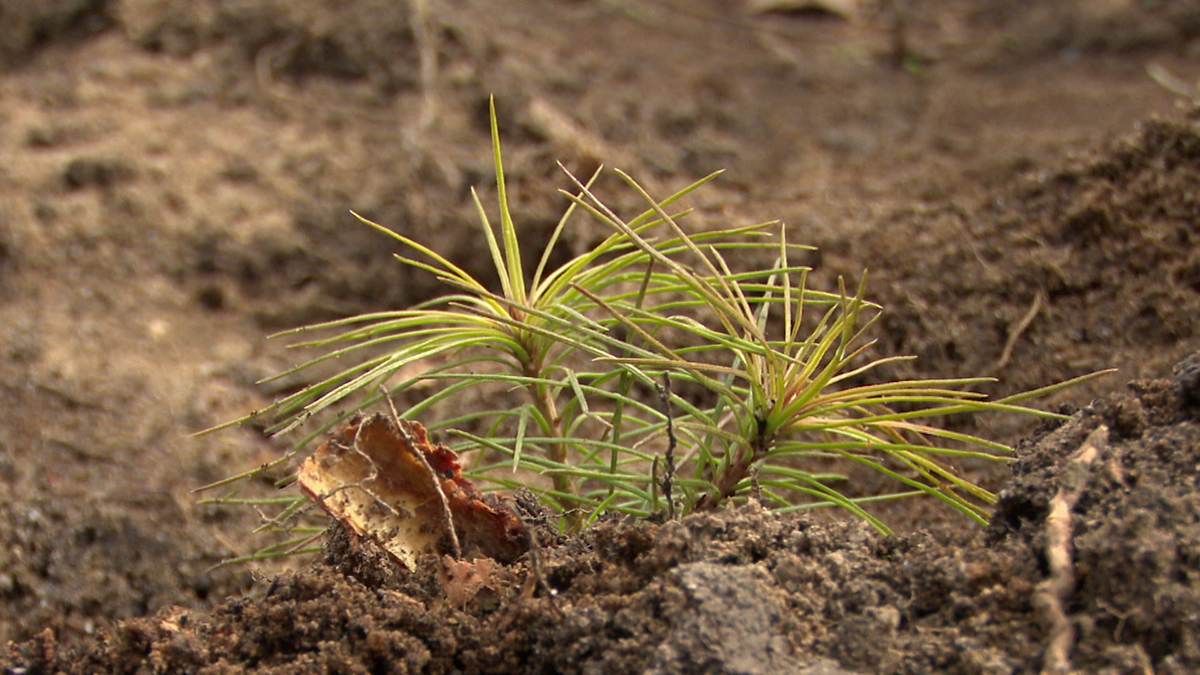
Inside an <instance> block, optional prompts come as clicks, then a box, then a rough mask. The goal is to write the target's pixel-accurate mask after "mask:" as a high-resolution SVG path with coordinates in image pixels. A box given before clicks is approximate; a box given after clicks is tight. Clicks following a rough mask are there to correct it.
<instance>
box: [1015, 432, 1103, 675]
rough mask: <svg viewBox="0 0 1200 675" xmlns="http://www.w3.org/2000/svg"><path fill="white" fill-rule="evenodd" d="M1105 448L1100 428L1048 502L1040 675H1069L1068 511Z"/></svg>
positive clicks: (1038, 601) (1037, 598) (1038, 597)
mask: <svg viewBox="0 0 1200 675" xmlns="http://www.w3.org/2000/svg"><path fill="white" fill-rule="evenodd" d="M1107 444H1108V427H1107V426H1104V425H1100V426H1099V427H1097V428H1096V429H1095V430H1094V431H1092V433H1090V434H1088V437H1087V439H1086V440H1085V441H1084V442H1083V445H1082V446H1080V448H1079V450H1077V451H1075V454H1073V455H1071V458H1070V459H1069V460H1068V462H1067V465H1066V466H1065V467H1063V474H1064V475H1063V479H1062V484H1061V485H1060V486H1059V488H1058V493H1057V494H1055V495H1054V499H1052V500H1051V501H1050V515H1049V516H1047V517H1046V560H1047V562H1048V563H1049V565H1050V577H1049V578H1047V579H1046V580H1045V581H1043V582H1042V583H1040V584H1038V586H1037V590H1036V591H1035V592H1034V596H1033V601H1034V605H1035V606H1036V607H1038V608H1039V610H1040V611H1041V613H1042V616H1043V619H1044V620H1045V622H1046V625H1047V628H1048V629H1049V632H1050V639H1049V640H1048V641H1047V642H1046V654H1045V656H1044V658H1043V660H1042V673H1043V675H1068V674H1069V673H1070V672H1071V648H1072V647H1073V646H1074V643H1075V629H1074V626H1072V625H1071V617H1069V616H1067V611H1066V607H1065V606H1066V604H1067V602H1069V601H1070V599H1071V593H1073V592H1075V563H1074V560H1073V558H1074V547H1073V546H1072V545H1071V509H1073V508H1075V504H1076V503H1077V502H1078V501H1079V497H1080V496H1081V495H1082V494H1083V489H1084V487H1085V486H1086V485H1087V479H1088V470H1087V469H1088V466H1089V465H1091V464H1092V462H1094V461H1096V459H1097V458H1099V457H1100V453H1101V451H1102V450H1103V449H1104V447H1105V446H1106V445H1107Z"/></svg>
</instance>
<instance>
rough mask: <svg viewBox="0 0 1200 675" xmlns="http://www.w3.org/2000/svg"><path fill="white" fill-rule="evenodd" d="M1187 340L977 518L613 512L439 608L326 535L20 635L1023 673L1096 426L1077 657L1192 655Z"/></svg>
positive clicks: (161, 663)
mask: <svg viewBox="0 0 1200 675" xmlns="http://www.w3.org/2000/svg"><path fill="white" fill-rule="evenodd" d="M1197 371H1200V353H1198V354H1197V355H1196V356H1194V357H1193V358H1192V359H1191V360H1190V361H1188V362H1185V363H1184V364H1181V366H1180V368H1179V369H1178V372H1177V376H1176V378H1175V379H1174V380H1170V381H1168V380H1158V381H1139V382H1134V383H1132V384H1131V385H1130V392H1131V393H1129V394H1114V395H1112V396H1109V397H1107V398H1105V399H1103V400H1100V401H1098V402H1096V403H1094V404H1093V405H1091V406H1089V407H1088V408H1087V409H1086V410H1083V411H1081V412H1080V413H1079V414H1077V415H1076V416H1075V417H1074V418H1073V419H1072V420H1071V421H1070V422H1069V423H1067V424H1064V425H1063V426H1061V427H1060V428H1058V429H1055V430H1054V431H1052V432H1048V433H1046V434H1045V435H1044V436H1043V437H1042V438H1041V439H1040V440H1038V441H1036V442H1030V443H1028V444H1027V445H1026V446H1025V447H1024V448H1023V449H1022V450H1021V451H1020V454H1019V458H1018V460H1017V462H1016V464H1015V465H1014V474H1015V478H1014V480H1013V482H1012V484H1011V486H1010V487H1008V488H1007V489H1006V490H1005V491H1004V493H1003V496H1002V501H1001V507H1000V510H999V513H998V514H997V516H996V519H995V522H994V524H993V526H992V527H991V529H990V530H989V531H988V532H987V534H986V536H982V535H981V536H977V537H975V538H973V539H971V540H970V541H967V542H963V543H961V544H945V543H939V542H937V541H934V540H933V539H932V538H930V537H928V536H927V535H920V534H918V535H911V536H902V537H893V538H886V539H884V538H880V537H878V536H877V535H875V534H874V533H872V532H871V531H870V530H869V529H868V528H867V527H866V526H865V525H863V524H860V523H841V524H832V525H830V524H820V523H817V522H814V521H813V520H811V519H810V518H806V517H801V516H776V515H773V514H771V513H769V512H766V511H764V510H762V509H761V508H760V507H758V506H757V505H756V504H750V505H748V506H745V507H741V508H737V509H734V510H731V511H728V512H724V513H719V514H704V515H697V516H692V517H688V518H685V519H684V520H682V521H680V522H672V523H667V524H664V525H655V524H650V523H644V522H639V523H634V522H623V521H616V520H614V521H609V522H606V523H603V524H601V525H599V526H597V527H596V528H594V529H592V530H590V531H588V532H587V533H586V534H584V535H582V536H581V537H578V538H576V539H573V540H568V541H566V542H565V543H563V544H562V545H560V546H557V547H553V548H549V547H547V548H543V549H542V553H541V555H542V558H541V560H540V562H541V568H542V570H543V572H544V578H543V579H542V581H544V583H545V585H546V586H545V587H544V588H548V589H549V590H550V593H549V594H547V593H545V592H544V590H539V584H538V579H537V577H536V576H535V575H534V573H533V572H532V568H531V567H530V565H529V563H528V560H526V561H525V562H519V563H517V564H515V565H512V566H508V567H502V568H500V569H498V570H496V571H494V572H493V573H492V574H491V576H490V577H489V578H488V579H487V580H486V582H485V583H484V585H483V586H482V588H480V589H478V591H479V592H478V593H477V594H476V595H474V596H473V597H470V598H469V599H468V600H466V602H465V603H464V605H463V606H461V607H456V606H452V605H451V604H450V602H449V600H448V599H447V596H446V593H445V592H444V590H443V584H445V583H446V582H445V580H444V579H442V580H440V581H439V577H438V574H437V573H436V572H435V571H434V570H435V568H437V566H438V565H439V563H438V562H437V561H436V560H434V559H432V558H429V559H426V564H425V565H424V567H423V568H422V569H421V570H418V571H417V572H415V573H409V572H406V571H403V570H400V569H398V568H394V567H392V566H391V565H392V563H390V562H389V561H388V559H387V558H386V557H385V556H383V555H381V554H379V553H375V552H371V551H367V550H365V548H364V549H356V548H355V547H353V546H350V545H349V544H348V542H347V541H346V540H345V537H344V535H341V536H339V537H338V538H336V540H335V543H334V545H332V546H331V547H330V553H329V554H328V555H327V556H326V559H325V561H324V562H323V563H321V564H319V565H317V566H316V567H314V568H312V569H310V570H308V571H305V572H300V573H289V574H286V575H284V576H281V577H279V578H277V579H276V580H275V581H273V582H272V583H271V584H270V587H269V588H268V589H267V590H266V592H265V593H264V594H263V596H262V597H259V598H254V599H240V600H233V601H228V602H225V603H223V604H222V605H220V606H219V607H218V608H217V609H216V610H215V611H214V612H212V613H211V614H210V615H203V614H195V613H189V612H187V611H185V610H182V609H171V610H166V611H163V612H160V613H159V614H158V615H157V616H155V617H154V618H150V619H135V620H131V621H127V622H124V623H122V624H121V625H120V626H118V627H117V628H115V629H113V630H111V631H106V632H104V633H103V635H102V636H101V638H100V640H99V641H98V642H97V643H96V644H94V645H91V646H88V647H79V648H67V649H59V648H57V646H56V645H55V643H54V639H53V635H52V634H46V635H44V636H42V637H39V638H37V639H34V640H30V641H27V642H24V643H21V644H18V645H14V646H12V647H11V651H10V654H9V655H8V663H7V664H6V665H7V667H9V668H10V669H17V668H25V669H26V670H25V671H23V672H55V671H58V670H64V671H66V672H79V673H85V672H136V671H138V670H139V668H142V667H143V666H144V665H145V664H149V665H151V666H152V667H154V668H155V669H157V670H158V671H159V672H198V671H200V670H201V669H206V670H205V672H238V671H239V669H241V668H253V669H255V671H256V672H278V673H284V672H288V673H298V672H312V673H323V672H394V673H405V672H430V673H452V672H477V673H544V672H556V673H593V672H607V673H619V672H647V673H695V672H712V673H764V674H766V673H850V672H870V673H1018V672H1034V671H1036V670H1038V669H1039V668H1040V667H1041V666H1042V663H1043V654H1044V653H1045V650H1046V648H1047V646H1046V645H1047V642H1048V635H1047V633H1048V631H1047V629H1046V628H1045V624H1046V617H1045V612H1044V611H1042V610H1040V609H1039V606H1038V605H1037V603H1036V602H1035V600H1034V598H1035V596H1036V595H1037V593H1038V592H1040V591H1039V589H1040V588H1041V585H1040V584H1041V583H1042V582H1043V580H1044V579H1045V578H1047V577H1048V576H1049V571H1048V570H1047V558H1046V555H1045V551H1046V546H1047V523H1048V516H1049V514H1050V510H1051V508H1050V507H1051V502H1052V500H1053V499H1054V498H1055V496H1056V494H1058V493H1060V490H1061V489H1062V488H1063V487H1064V485H1065V484H1066V482H1067V479H1066V478H1064V476H1065V475H1066V474H1067V472H1068V470H1069V466H1070V465H1071V461H1072V460H1071V456H1072V455H1073V454H1074V453H1075V452H1076V450H1077V449H1078V448H1079V447H1080V445H1081V444H1082V443H1084V439H1085V438H1087V437H1088V436H1089V433H1091V432H1093V431H1094V430H1095V429H1097V428H1099V427H1100V425H1106V426H1107V428H1108V429H1109V430H1111V431H1109V432H1108V433H1107V436H1106V441H1105V442H1104V444H1103V449H1102V450H1101V453H1100V456H1099V458H1098V461H1096V462H1094V463H1092V464H1090V465H1088V467H1087V468H1086V473H1085V475H1084V476H1083V478H1082V481H1081V483H1080V485H1081V486H1082V487H1081V493H1080V498H1079V500H1078V502H1077V505H1076V508H1075V510H1074V511H1073V513H1072V514H1071V519H1072V523H1074V529H1073V534H1074V537H1073V544H1074V548H1075V555H1076V571H1075V577H1074V579H1073V583H1074V586H1075V588H1076V589H1077V590H1076V591H1075V593H1074V594H1073V595H1071V596H1070V599H1069V602H1068V603H1067V605H1066V608H1065V609H1066V611H1067V615H1068V616H1069V621H1070V624H1071V625H1072V626H1073V627H1074V630H1075V634H1076V642H1073V643H1072V644H1071V646H1070V651H1069V658H1070V660H1071V662H1072V664H1073V665H1074V666H1075V667H1076V668H1079V669H1080V670H1081V671H1082V672H1141V671H1143V670H1144V669H1146V668H1150V669H1152V670H1153V672H1158V673H1180V674H1182V673H1190V672H1196V670H1197V669H1200V629H1198V628H1197V626H1196V625H1195V624H1194V622H1192V621H1191V620H1190V619H1189V617H1193V616H1195V615H1196V613H1197V612H1200V577H1198V575H1197V571H1196V570H1197V561H1198V560H1200V496H1198V495H1197V491H1196V474H1197V471H1196V467H1197V466H1200V377H1198V376H1197Z"/></svg>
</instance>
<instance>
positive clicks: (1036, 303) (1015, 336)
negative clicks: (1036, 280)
mask: <svg viewBox="0 0 1200 675" xmlns="http://www.w3.org/2000/svg"><path fill="white" fill-rule="evenodd" d="M1041 309H1042V292H1041V291H1038V292H1037V295H1035V296H1033V305H1031V306H1030V307H1029V311H1028V312H1025V316H1023V317H1021V320H1020V321H1018V322H1017V325H1015V326H1013V328H1012V330H1011V331H1009V332H1008V341H1007V342H1005V343H1004V351H1002V352H1000V358H999V359H998V360H997V361H996V365H994V366H992V372H999V371H1000V370H1001V369H1002V368H1004V366H1007V365H1008V360H1009V359H1011V358H1012V353H1013V349H1015V348H1016V346H1017V340H1019V339H1021V335H1023V334H1024V333H1025V331H1026V329H1028V328H1029V324H1031V323H1033V320H1034V319H1035V318H1037V315H1038V312H1039V311H1040V310H1041Z"/></svg>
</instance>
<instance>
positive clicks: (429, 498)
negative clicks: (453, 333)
mask: <svg viewBox="0 0 1200 675" xmlns="http://www.w3.org/2000/svg"><path fill="white" fill-rule="evenodd" d="M400 424H401V428H400V429H397V428H396V425H395V424H394V423H393V422H392V421H391V420H389V419H388V418H386V417H384V416H383V415H373V416H371V417H368V418H362V417H356V418H354V419H353V420H351V421H350V422H347V423H346V424H344V425H343V426H342V427H340V428H339V429H337V431H335V432H334V433H333V435H332V436H330V438H329V439H328V440H326V441H325V443H323V444H322V445H321V447H320V448H318V449H317V451H316V452H315V453H314V454H313V455H312V456H311V457H309V458H308V459H306V460H305V461H304V463H303V465H301V467H300V472H299V476H298V482H299V483H300V488H301V490H302V491H303V492H304V494H305V495H306V496H307V497H308V498H309V499H312V500H313V501H315V502H317V503H318V504H319V505H321V507H322V508H324V509H325V510H326V511H328V512H329V514H330V515H332V516H333V517H334V518H337V519H338V520H340V521H341V522H342V523H343V524H345V526H346V527H347V529H348V530H349V531H350V532H352V533H354V534H355V535H356V536H359V537H366V538H369V539H373V540H375V541H376V542H377V543H378V544H379V545H380V547H382V548H383V550H385V551H387V552H388V553H389V554H390V555H391V556H392V557H393V558H395V559H396V561H397V562H399V563H400V564H402V565H404V566H405V567H408V568H409V569H413V568H414V567H415V565H416V562H417V559H418V558H419V557H420V556H422V555H425V554H433V553H449V552H452V546H451V544H450V541H451V537H450V531H449V528H448V525H447V517H446V509H445V508H444V507H443V503H444V502H443V501H442V495H441V494H438V491H439V490H440V491H441V492H442V493H443V494H444V495H445V498H446V502H445V503H447V504H448V505H449V508H450V513H451V518H450V520H453V523H454V528H455V531H456V533H457V535H458V539H459V542H460V543H461V545H462V547H463V553H464V555H465V554H466V553H474V554H476V555H477V556H479V557H490V558H495V559H497V560H500V561H502V562H512V561H514V560H516V559H517V558H518V557H520V556H521V555H522V554H523V553H525V551H526V550H528V545H529V543H528V542H529V538H528V535H527V534H526V532H525V529H524V527H522V526H521V522H520V520H518V519H517V517H516V516H515V515H513V513H512V511H511V510H509V509H508V507H507V505H506V504H504V503H502V502H501V501H500V500H499V499H498V498H496V497H495V496H493V495H484V494H482V493H481V492H480V491H479V490H478V489H476V488H475V486H474V485H472V484H471V483H470V481H468V480H467V479H465V478H463V476H462V467H461V466H460V465H459V463H458V456H457V455H456V454H455V453H454V451H452V450H450V449H449V448H447V447H446V446H444V445H433V444H431V443H430V442H429V436H428V433H427V432H426V430H425V428H424V427H423V426H421V425H420V424H418V423H416V422H407V421H401V422H400ZM410 442H411V444H410ZM417 452H420V453H422V454H423V455H424V457H425V460H426V461H427V462H428V466H429V467H430V468H431V469H432V470H433V472H434V473H435V474H436V476H430V475H429V470H428V469H426V468H425V467H426V463H425V462H422V461H421V459H420V458H419V457H418V456H417V455H416V454H415V453H417Z"/></svg>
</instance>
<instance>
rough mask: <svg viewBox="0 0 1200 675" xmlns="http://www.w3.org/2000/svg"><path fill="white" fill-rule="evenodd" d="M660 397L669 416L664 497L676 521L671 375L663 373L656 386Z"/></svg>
mask: <svg viewBox="0 0 1200 675" xmlns="http://www.w3.org/2000/svg"><path fill="white" fill-rule="evenodd" d="M656 386H657V388H658V397H659V399H661V400H662V404H663V414H664V415H666V416H667V452H666V455H665V456H664V458H663V478H662V491H663V496H664V497H666V498H667V517H669V518H670V519H671V520H675V498H674V496H673V495H672V494H671V492H672V489H673V488H674V486H675V447H676V446H677V445H678V444H679V441H678V439H676V438H675V420H674V419H673V418H672V417H671V373H663V383H662V385H656Z"/></svg>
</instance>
